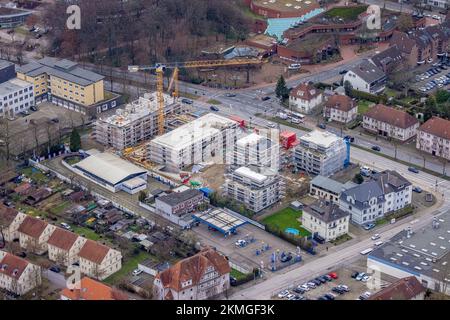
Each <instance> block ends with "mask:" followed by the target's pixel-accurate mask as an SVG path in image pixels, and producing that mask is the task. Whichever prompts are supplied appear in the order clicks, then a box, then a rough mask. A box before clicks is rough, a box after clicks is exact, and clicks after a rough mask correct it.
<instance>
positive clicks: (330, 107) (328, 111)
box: [323, 94, 358, 124]
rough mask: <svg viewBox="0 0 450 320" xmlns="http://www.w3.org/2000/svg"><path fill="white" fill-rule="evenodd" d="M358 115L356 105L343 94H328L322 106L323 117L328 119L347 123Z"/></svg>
mask: <svg viewBox="0 0 450 320" xmlns="http://www.w3.org/2000/svg"><path fill="white" fill-rule="evenodd" d="M357 116H358V105H357V104H356V103H355V101H354V100H353V99H352V98H350V97H348V96H345V95H339V94H335V95H333V96H330V97H329V98H328V100H327V102H326V103H325V107H324V108H323V117H324V118H325V119H327V120H329V121H336V122H340V123H344V124H347V123H349V122H352V121H353V120H355V119H356V117H357Z"/></svg>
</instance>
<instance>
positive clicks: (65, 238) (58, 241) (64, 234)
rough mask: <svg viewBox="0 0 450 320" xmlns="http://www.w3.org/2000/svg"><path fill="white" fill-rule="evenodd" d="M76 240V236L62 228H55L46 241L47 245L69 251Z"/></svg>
mask: <svg viewBox="0 0 450 320" xmlns="http://www.w3.org/2000/svg"><path fill="white" fill-rule="evenodd" d="M77 239H78V235H77V234H75V233H73V232H70V231H67V230H64V229H62V228H56V229H55V231H53V233H52V235H51V236H50V238H49V239H48V244H49V245H52V246H55V247H57V248H60V249H62V250H65V251H69V250H70V249H71V248H72V246H73V245H74V243H75V241H77Z"/></svg>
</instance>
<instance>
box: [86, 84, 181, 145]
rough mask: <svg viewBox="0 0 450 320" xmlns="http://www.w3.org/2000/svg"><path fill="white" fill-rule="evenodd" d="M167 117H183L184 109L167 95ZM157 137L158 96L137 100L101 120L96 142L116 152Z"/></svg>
mask: <svg viewBox="0 0 450 320" xmlns="http://www.w3.org/2000/svg"><path fill="white" fill-rule="evenodd" d="M164 101H165V102H164V114H165V116H166V117H168V116H169V115H171V114H181V113H182V112H183V106H182V104H180V103H177V102H176V101H174V100H173V98H171V97H170V96H169V95H167V94H164ZM157 133H158V102H157V97H156V93H151V94H148V93H146V94H144V97H139V99H138V100H136V101H133V102H131V103H130V104H128V105H126V106H125V108H124V109H119V110H117V111H116V114H114V115H112V116H109V117H106V118H100V119H98V120H97V121H96V123H95V134H96V135H95V139H96V140H97V141H98V142H99V143H101V144H103V145H106V146H111V147H113V148H114V149H117V150H123V149H125V148H128V147H132V146H134V145H136V144H139V143H140V142H143V141H146V140H149V139H150V138H151V137H153V136H155V135H156V134H157Z"/></svg>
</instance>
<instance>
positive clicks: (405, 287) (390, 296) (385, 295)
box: [369, 276, 425, 300]
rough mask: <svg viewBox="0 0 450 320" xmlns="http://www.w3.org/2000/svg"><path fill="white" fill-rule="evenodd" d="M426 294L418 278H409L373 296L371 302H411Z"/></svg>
mask: <svg viewBox="0 0 450 320" xmlns="http://www.w3.org/2000/svg"><path fill="white" fill-rule="evenodd" d="M423 292H425V288H424V287H423V286H422V284H421V283H420V282H419V280H417V278H416V277H414V276H413V277H407V278H403V279H400V280H399V281H397V282H395V283H393V284H391V285H390V286H388V287H386V288H384V289H383V290H381V291H379V292H377V293H375V294H374V295H372V296H371V297H370V298H369V300H411V299H412V298H414V297H416V296H418V295H419V294H421V293H423Z"/></svg>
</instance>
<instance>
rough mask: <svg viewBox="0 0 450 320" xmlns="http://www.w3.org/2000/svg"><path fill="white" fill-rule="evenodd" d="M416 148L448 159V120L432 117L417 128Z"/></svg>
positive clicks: (449, 150)
mask: <svg viewBox="0 0 450 320" xmlns="http://www.w3.org/2000/svg"><path fill="white" fill-rule="evenodd" d="M416 148H417V149H419V150H422V151H424V152H427V153H430V154H432V155H433V156H438V157H441V158H444V159H447V160H450V120H445V119H442V118H438V117H433V118H431V119H429V120H428V121H427V122H425V123H424V124H423V125H422V126H421V127H420V128H419V129H418V130H417V139H416Z"/></svg>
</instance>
